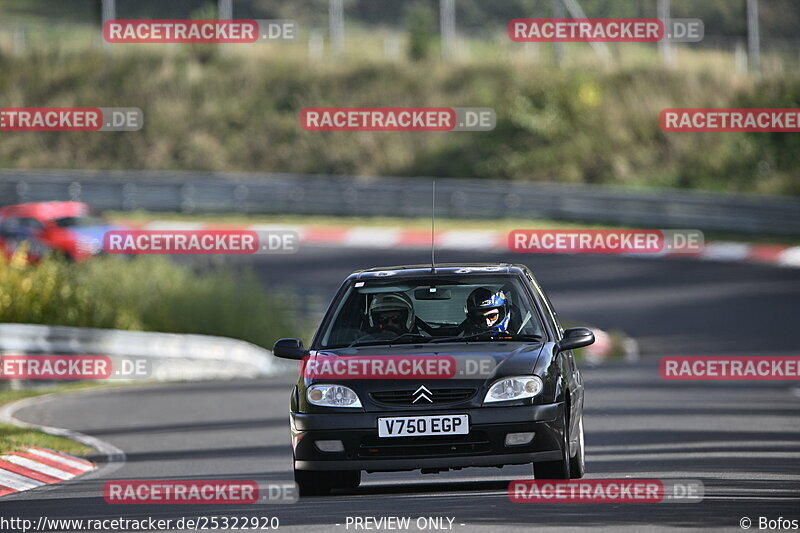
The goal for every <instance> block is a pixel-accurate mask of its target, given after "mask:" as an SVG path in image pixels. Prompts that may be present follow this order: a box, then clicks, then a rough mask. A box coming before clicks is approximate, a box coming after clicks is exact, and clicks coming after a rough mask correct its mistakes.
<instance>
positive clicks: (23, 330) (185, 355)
mask: <svg viewBox="0 0 800 533" xmlns="http://www.w3.org/2000/svg"><path fill="white" fill-rule="evenodd" d="M0 353H7V354H15V355H38V354H42V355H105V356H108V357H109V359H110V360H111V361H112V362H115V365H116V361H119V360H121V359H123V358H127V359H131V360H133V359H140V360H144V361H145V362H146V363H147V366H148V372H147V374H148V375H147V377H148V378H149V379H155V380H165V381H167V380H203V379H221V378H222V379H226V378H230V379H232V378H254V377H259V376H270V375H276V374H280V373H283V372H286V371H288V370H289V369H290V367H291V365H290V364H288V363H286V362H284V361H280V360H278V359H276V358H275V357H274V356H273V355H272V352H270V351H269V350H265V349H263V348H260V347H258V346H255V345H253V344H250V343H248V342H244V341H240V340H237V339H229V338H225V337H213V336H210V335H178V334H173V333H155V332H144V331H122V330H114V329H95V328H74V327H66V326H44V325H38V324H0ZM20 383H21V384H24V383H25V382H24V381H23V382H20ZM20 383H16V385H15V386H17V387H18V386H20Z"/></svg>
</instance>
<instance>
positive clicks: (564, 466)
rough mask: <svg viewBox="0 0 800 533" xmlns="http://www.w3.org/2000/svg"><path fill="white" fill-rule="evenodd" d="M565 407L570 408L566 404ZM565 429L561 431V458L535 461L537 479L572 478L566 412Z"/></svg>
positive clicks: (534, 469) (563, 419)
mask: <svg viewBox="0 0 800 533" xmlns="http://www.w3.org/2000/svg"><path fill="white" fill-rule="evenodd" d="M564 409H565V410H566V409H569V407H568V406H567V405H566V404H565V405H564ZM561 422H562V423H563V427H564V431H562V432H561V450H560V451H561V459H559V460H557V461H543V462H540V463H533V477H534V478H536V479H569V478H570V471H569V468H570V463H571V461H570V457H569V425H568V423H567V417H566V414H565V415H562V417H561Z"/></svg>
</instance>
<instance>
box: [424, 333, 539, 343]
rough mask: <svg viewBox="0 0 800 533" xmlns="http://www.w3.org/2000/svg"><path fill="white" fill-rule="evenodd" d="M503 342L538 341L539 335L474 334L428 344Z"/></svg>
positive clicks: (441, 339)
mask: <svg viewBox="0 0 800 533" xmlns="http://www.w3.org/2000/svg"><path fill="white" fill-rule="evenodd" d="M492 339H497V340H503V341H512V342H513V341H540V340H542V336H541V335H518V334H517V335H515V334H513V333H474V334H472V335H465V336H455V337H442V338H439V339H433V340H431V341H430V342H431V343H435V342H461V341H477V340H492Z"/></svg>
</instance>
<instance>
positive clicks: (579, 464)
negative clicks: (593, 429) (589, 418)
mask: <svg viewBox="0 0 800 533" xmlns="http://www.w3.org/2000/svg"><path fill="white" fill-rule="evenodd" d="M583 450H584V444H583V414H581V419H580V421H579V422H578V449H577V450H576V451H575V457H572V458H571V459H570V460H569V477H570V478H571V479H580V478H582V477H583V475H584V474H585V473H586V459H585V456H584V451H583Z"/></svg>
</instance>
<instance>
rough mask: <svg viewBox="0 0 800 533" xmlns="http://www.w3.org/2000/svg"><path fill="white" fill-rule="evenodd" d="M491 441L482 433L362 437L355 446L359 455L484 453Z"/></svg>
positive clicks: (426, 455) (435, 455)
mask: <svg viewBox="0 0 800 533" xmlns="http://www.w3.org/2000/svg"><path fill="white" fill-rule="evenodd" d="M491 450H492V446H491V443H490V442H489V439H488V437H487V436H486V434H485V433H483V432H480V431H473V432H471V433H470V434H469V435H443V436H433V437H392V438H379V437H364V438H363V439H361V444H360V445H359V447H358V456H359V457H365V458H366V457H383V458H391V457H398V458H402V457H441V456H447V457H453V456H457V455H474V454H478V453H488V452H490V451H491Z"/></svg>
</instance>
